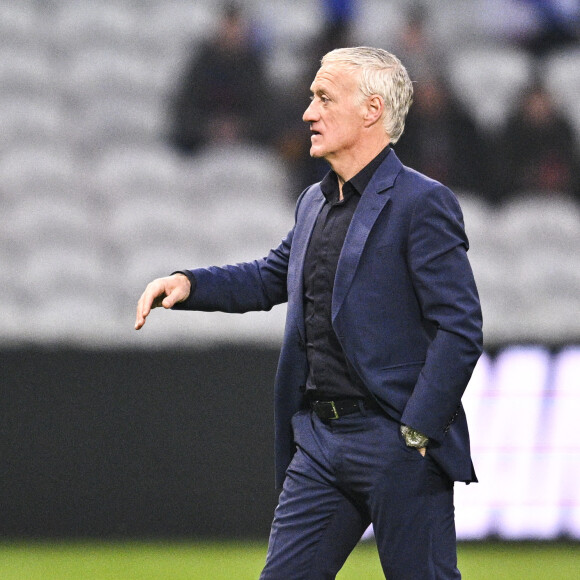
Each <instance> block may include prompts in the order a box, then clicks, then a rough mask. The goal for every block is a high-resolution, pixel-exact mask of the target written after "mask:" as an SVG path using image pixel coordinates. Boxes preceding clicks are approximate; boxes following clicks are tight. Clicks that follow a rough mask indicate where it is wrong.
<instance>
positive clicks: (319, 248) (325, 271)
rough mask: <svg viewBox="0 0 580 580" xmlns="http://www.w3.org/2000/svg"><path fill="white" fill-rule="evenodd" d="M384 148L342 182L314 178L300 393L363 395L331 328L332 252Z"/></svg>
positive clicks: (341, 241) (335, 396) (334, 263)
mask: <svg viewBox="0 0 580 580" xmlns="http://www.w3.org/2000/svg"><path fill="white" fill-rule="evenodd" d="M389 151H390V145H389V146H387V147H385V149H383V150H382V151H381V153H379V155H377V157H375V158H374V159H373V160H372V161H371V162H370V163H369V164H368V165H367V166H366V167H365V168H364V169H362V170H361V171H360V172H359V173H357V174H356V175H355V176H354V177H353V178H352V179H350V180H349V181H347V182H346V183H345V184H344V185H343V187H342V195H343V199H342V200H340V199H339V194H340V192H339V187H338V177H337V175H336V173H334V171H330V172H329V173H327V175H326V176H325V177H324V179H323V180H322V181H321V183H320V188H321V189H322V193H323V194H324V197H325V198H326V202H325V203H324V205H323V207H322V210H321V211H320V214H319V215H318V218H317V220H316V223H315V225H314V230H313V232H312V237H311V239H310V243H309V245H308V249H307V251H306V257H305V260H304V322H305V328H306V354H307V357H308V364H309V374H308V380H307V382H306V394H307V395H308V396H309V397H310V398H314V399H319V400H320V399H321V400H325V399H326V400H333V399H338V398H364V397H366V396H367V393H366V389H365V387H364V386H363V385H362V383H361V381H360V379H359V378H358V377H357V376H356V375H355V373H354V372H353V371H352V369H349V365H348V362H347V359H346V357H345V355H344V352H343V350H342V348H341V346H340V343H339V341H338V338H337V336H336V333H335V332H334V329H333V328H332V322H331V307H332V291H333V289H334V278H335V276H336V268H337V265H338V258H339V256H340V253H341V251H342V246H343V244H344V239H345V237H346V232H347V230H348V228H349V226H350V222H351V220H352V216H353V215H354V212H355V210H356V208H357V206H358V202H359V200H360V198H361V195H362V194H363V193H364V190H365V188H366V187H367V185H368V184H369V182H370V180H371V178H372V176H373V175H374V173H375V171H376V170H377V169H378V167H379V165H381V163H382V162H383V161H384V160H385V158H386V157H387V155H388V154H389Z"/></svg>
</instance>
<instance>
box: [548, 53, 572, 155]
mask: <svg viewBox="0 0 580 580" xmlns="http://www.w3.org/2000/svg"><path fill="white" fill-rule="evenodd" d="M542 71H543V74H544V78H545V82H546V86H547V88H548V90H549V91H550V93H551V94H552V95H553V96H554V100H555V102H556V104H557V105H558V106H559V108H560V110H561V111H563V113H564V114H565V115H567V117H568V118H569V119H570V122H571V123H572V125H573V126H574V128H575V130H576V137H577V141H578V146H580V102H579V99H578V95H579V94H580V49H579V48H578V47H577V46H575V47H573V48H568V49H566V50H561V51H558V52H556V53H554V54H549V55H548V56H547V57H546V58H545V59H544V61H543V63H542Z"/></svg>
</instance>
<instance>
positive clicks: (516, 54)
mask: <svg viewBox="0 0 580 580" xmlns="http://www.w3.org/2000/svg"><path fill="white" fill-rule="evenodd" d="M448 70H449V80H450V82H451V84H452V87H453V89H454V92H455V94H456V95H457V96H458V97H459V99H460V100H461V101H462V102H463V104H464V105H465V106H466V107H467V109H468V110H469V111H470V113H471V114H472V116H473V118H474V119H475V120H476V122H477V123H478V125H479V126H480V127H481V129H482V130H484V131H485V132H487V133H488V134H493V133H495V132H497V131H498V130H499V129H501V127H502V126H503V124H504V123H505V121H506V119H507V116H508V115H509V114H510V112H511V109H512V107H513V106H514V103H515V101H516V100H517V96H518V95H519V94H520V93H521V91H522V89H523V88H524V87H525V86H526V85H527V84H528V83H529V82H530V81H531V80H532V77H533V73H534V67H533V61H532V57H531V56H530V54H529V53H527V52H526V51H524V50H523V49H518V48H514V47H505V46H500V45H492V46H477V45H476V46H475V47H469V48H463V49H461V50H459V51H457V52H456V53H453V54H450V55H449V59H448Z"/></svg>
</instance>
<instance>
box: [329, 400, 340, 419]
mask: <svg viewBox="0 0 580 580" xmlns="http://www.w3.org/2000/svg"><path fill="white" fill-rule="evenodd" d="M328 402H329V403H330V408H331V409H332V413H333V415H334V416H333V417H329V418H328V419H329V420H332V419H340V416H339V414H338V411H337V410H336V405H335V404H334V401H328Z"/></svg>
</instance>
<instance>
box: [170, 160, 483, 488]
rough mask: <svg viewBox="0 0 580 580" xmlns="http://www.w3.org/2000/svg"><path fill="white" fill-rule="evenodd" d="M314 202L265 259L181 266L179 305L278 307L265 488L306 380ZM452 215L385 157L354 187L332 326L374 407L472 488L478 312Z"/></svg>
mask: <svg viewBox="0 0 580 580" xmlns="http://www.w3.org/2000/svg"><path fill="white" fill-rule="evenodd" d="M323 203H324V196H323V194H322V192H321V190H320V187H319V185H318V184H315V185H313V186H311V187H310V188H308V189H307V190H305V191H304V193H303V194H302V195H301V197H300V198H299V200H298V202H297V206H296V221H295V225H294V228H293V229H292V230H291V231H290V232H289V234H288V235H287V236H286V238H284V239H283V240H282V242H281V244H280V245H279V246H278V247H277V248H275V249H273V250H271V251H270V253H269V254H268V256H267V257H265V258H263V259H259V260H255V261H253V262H248V263H244V264H237V265H232V266H224V267H219V268H218V267H210V268H199V269H195V270H192V272H193V273H194V275H195V277H196V279H197V289H196V291H195V292H194V293H193V295H192V296H190V297H189V298H188V300H187V301H186V302H184V303H182V304H181V305H179V308H183V309H192V310H204V311H214V310H219V311H225V312H246V311H250V310H269V309H270V308H272V307H273V306H274V305H276V304H279V303H283V302H285V301H287V302H288V309H287V319H286V328H285V332H284V340H283V344H282V350H281V353H280V360H279V364H278V370H277V376H276V383H275V417H276V482H277V485H278V486H279V485H281V483H282V481H283V479H284V474H285V471H286V468H287V467H288V464H289V463H290V460H291V458H292V455H293V453H294V444H293V436H292V428H291V424H290V420H291V417H292V415H294V414H295V413H296V412H297V411H298V410H299V409H300V408H302V407H303V405H304V401H303V396H302V391H303V387H304V385H305V383H306V377H307V374H308V363H307V359H306V349H305V336H304V313H303V286H302V285H303V275H302V274H303V264H304V256H305V253H306V248H307V246H308V242H309V239H310V235H311V233H312V229H313V227H314V223H315V221H316V217H317V215H318V213H319V212H320V209H321V208H322V205H323ZM467 248H468V241H467V238H466V235H465V231H464V226H463V217H462V213H461V209H460V207H459V204H458V202H457V200H456V198H455V196H454V195H453V193H452V192H451V191H450V190H449V189H447V188H446V187H444V186H443V185H441V184H440V183H438V182H436V181H433V180H430V179H428V178H427V177H425V176H424V175H421V174H420V173H418V172H416V171H414V170H412V169H409V168H407V167H405V166H403V165H402V164H401V162H400V161H399V159H398V158H397V156H396V155H395V153H394V152H393V151H391V153H390V154H389V155H388V156H387V158H386V159H385V161H384V162H383V163H382V165H381V166H380V167H379V169H378V170H377V171H376V173H375V175H374V176H373V178H372V179H371V181H370V183H369V184H368V186H367V188H366V190H365V191H364V193H363V195H362V197H361V200H360V202H359V205H358V207H357V209H356V212H355V214H354V216H353V219H352V222H351V224H350V227H349V230H348V232H347V235H346V239H345V242H344V246H343V249H342V253H341V255H340V259H339V262H338V267H337V272H336V278H335V285H334V292H333V297H332V324H333V327H334V330H335V331H336V334H337V336H338V339H339V340H340V343H341V345H342V348H343V350H344V353H345V355H346V357H347V358H348V361H349V362H350V365H351V367H352V368H353V369H354V370H355V371H356V372H357V373H358V374H359V376H360V378H361V379H362V380H363V382H364V384H365V385H366V386H367V388H368V389H369V391H370V393H371V394H372V395H373V396H374V397H375V398H376V400H377V401H378V402H379V403H380V405H381V406H382V407H383V409H384V410H385V412H386V413H387V414H389V415H390V416H391V417H392V418H393V419H395V420H396V421H400V422H402V423H405V424H407V425H410V426H411V427H414V428H415V429H418V430H419V431H421V432H422V433H424V434H426V435H427V436H429V438H430V444H429V450H428V453H429V454H431V455H432V457H433V459H434V460H435V461H436V462H437V463H438V464H439V465H440V466H441V467H442V469H443V470H444V471H445V472H446V473H447V474H448V476H449V477H450V478H451V479H453V480H456V481H466V482H469V481H475V480H476V478H475V473H474V471H473V466H472V463H471V456H470V449H469V434H468V429H467V421H466V418H465V413H464V411H463V407H462V406H461V396H462V394H463V392H464V390H465V387H466V386H467V383H468V381H469V378H470V376H471V373H472V371H473V368H474V366H475V364H476V362H477V359H478V358H479V355H480V354H481V350H482V332H481V324H482V320H481V310H480V305H479V298H478V294H477V289H476V286H475V282H474V279H473V274H472V271H471V267H470V265H469V262H468V259H467V254H466V252H467Z"/></svg>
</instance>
